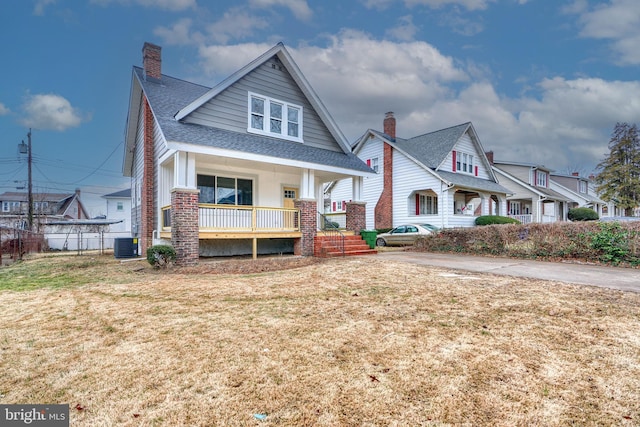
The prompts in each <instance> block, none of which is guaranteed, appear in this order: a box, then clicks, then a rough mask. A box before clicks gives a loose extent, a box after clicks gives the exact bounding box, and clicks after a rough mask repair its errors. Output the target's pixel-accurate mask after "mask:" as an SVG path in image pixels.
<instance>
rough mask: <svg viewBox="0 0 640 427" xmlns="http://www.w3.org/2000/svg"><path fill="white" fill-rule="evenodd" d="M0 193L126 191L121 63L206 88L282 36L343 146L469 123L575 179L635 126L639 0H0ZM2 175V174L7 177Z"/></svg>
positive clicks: (492, 143)
mask: <svg viewBox="0 0 640 427" xmlns="http://www.w3.org/2000/svg"><path fill="white" fill-rule="evenodd" d="M0 36H1V39H2V40H3V43H2V47H1V48H0V49H1V51H2V76H3V79H2V85H1V86H0V129H1V130H2V132H1V135H2V136H1V139H0V141H1V145H0V147H2V151H1V152H0V192H3V191H15V188H16V186H20V185H24V182H25V181H26V178H27V165H26V159H25V156H21V155H19V154H18V144H19V143H20V142H21V141H22V140H25V142H26V139H27V132H28V130H29V128H32V141H33V153H34V159H35V160H34V169H33V181H34V190H35V191H49V192H53V191H55V192H66V191H73V190H74V189H75V188H81V189H82V198H83V200H85V201H86V202H87V204H88V205H89V206H88V207H89V210H90V213H91V214H92V215H98V214H100V213H104V212H103V211H104V206H106V205H105V204H104V201H103V200H101V199H100V198H99V196H101V195H104V194H107V193H110V192H113V191H117V190H120V189H123V188H126V187H127V186H128V180H127V179H125V178H123V177H122V173H121V167H122V154H123V153H122V152H123V146H122V143H123V139H124V128H125V122H126V116H127V107H128V98H129V90H130V85H131V67H132V66H133V65H141V64H142V58H141V49H142V45H143V43H144V42H145V41H149V42H152V43H155V44H158V45H160V46H162V60H163V65H162V66H163V73H165V74H168V75H171V76H173V77H178V78H182V79H186V80H191V81H194V82H197V83H201V84H205V85H207V86H214V85H215V84H216V83H218V82H220V81H221V80H222V79H223V78H225V77H227V76H228V75H230V74H231V73H233V72H234V71H236V70H237V69H238V68H240V67H242V66H244V65H245V64H247V63H248V62H250V61H251V60H252V59H254V58H255V57H257V56H258V55H260V54H262V53H264V52H265V51H266V50H268V49H269V48H271V47H272V46H273V45H275V44H276V43H278V42H280V41H282V42H284V44H285V45H286V46H287V49H289V51H290V52H291V54H292V56H293V57H294V59H295V61H296V62H297V64H298V65H299V67H300V68H301V70H302V72H303V73H304V75H305V76H306V77H307V79H308V80H309V82H310V83H311V85H312V86H313V87H314V89H315V90H316V92H317V93H318V95H319V96H320V98H321V99H322V100H323V102H324V103H325V105H326V106H327V108H328V109H329V111H330V113H331V114H332V116H333V117H334V119H335V120H336V122H337V123H338V125H339V126H340V128H341V129H342V131H343V133H344V134H345V135H346V136H347V138H348V139H349V140H350V141H352V142H353V141H355V140H356V139H357V138H358V137H359V136H360V135H362V134H363V133H364V132H365V131H366V130H367V129H368V128H373V129H378V130H381V129H382V119H383V117H384V113H385V112H387V111H394V112H395V115H396V119H397V123H398V124H397V134H398V136H400V137H412V136H416V135H420V134H423V133H427V132H431V131H435V130H438V129H442V128H445V127H449V126H453V125H457V124H460V123H464V122H467V121H471V122H473V124H474V127H475V129H476V131H477V132H478V134H479V137H480V140H481V142H482V144H483V146H484V148H485V150H493V151H494V155H495V158H496V159H497V160H508V161H516V162H517V161H521V162H534V163H539V164H543V165H546V166H548V167H551V168H553V169H555V170H556V171H558V172H560V173H568V172H571V171H574V170H577V171H580V172H581V173H582V174H583V175H588V174H590V173H592V172H593V171H594V170H595V167H596V165H597V163H598V162H599V161H601V160H602V159H603V158H604V156H605V155H606V154H607V153H608V148H607V144H608V141H609V138H610V134H611V131H612V130H613V127H614V125H615V123H616V122H617V121H620V122H630V123H638V122H640V81H639V80H638V71H639V65H640V49H638V46H640V2H638V1H637V0H608V1H588V0H567V1H564V0H554V1H548V0H354V1H344V0H324V1H313V0H233V1H225V0H216V1H215V2H214V1H204V0H87V1H72V0H36V1H27V0H7V1H3V2H2V3H1V4H0ZM16 181H17V182H16Z"/></svg>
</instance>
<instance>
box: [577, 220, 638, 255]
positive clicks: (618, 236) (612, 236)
mask: <svg viewBox="0 0 640 427" xmlns="http://www.w3.org/2000/svg"><path fill="white" fill-rule="evenodd" d="M587 235H588V237H590V238H591V247H592V248H593V249H594V250H595V251H596V252H597V253H598V254H600V260H601V261H603V262H606V263H609V264H614V265H618V264H620V263H621V262H622V261H630V262H633V261H634V257H633V256H632V254H631V250H630V248H629V242H630V241H632V240H633V239H632V236H633V235H634V232H633V231H632V230H627V229H624V228H623V227H622V226H621V225H620V224H618V223H616V222H611V223H608V222H602V223H600V227H599V230H598V231H592V232H589V233H587Z"/></svg>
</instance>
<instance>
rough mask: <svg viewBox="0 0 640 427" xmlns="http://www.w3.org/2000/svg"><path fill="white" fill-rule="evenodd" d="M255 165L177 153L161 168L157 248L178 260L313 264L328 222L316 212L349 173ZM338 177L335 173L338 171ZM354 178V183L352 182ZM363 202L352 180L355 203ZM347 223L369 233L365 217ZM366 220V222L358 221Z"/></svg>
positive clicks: (358, 183)
mask: <svg viewBox="0 0 640 427" xmlns="http://www.w3.org/2000/svg"><path fill="white" fill-rule="evenodd" d="M301 166H302V165H300V166H292V165H281V164H280V165H278V164H273V163H266V162H252V161H249V160H245V159H231V158H222V159H221V158H219V157H217V156H207V155H204V154H194V153H188V152H176V153H174V154H173V155H171V156H167V157H166V159H164V162H162V164H161V171H160V174H159V176H160V186H159V188H160V194H159V195H158V196H159V206H158V209H159V212H160V215H158V225H157V228H156V230H158V232H157V233H156V235H155V236H154V237H155V240H157V243H169V244H171V245H173V246H174V247H175V248H176V252H177V253H178V256H179V257H180V256H181V255H182V257H183V258H188V259H191V260H193V259H195V260H197V258H198V257H199V256H224V255H244V254H247V252H248V253H251V254H252V256H253V257H254V258H256V257H257V255H258V253H287V252H289V253H290V252H293V253H294V254H297V255H303V256H313V253H314V246H313V241H314V238H315V236H316V234H317V233H318V230H320V229H322V228H323V225H324V220H323V219H321V214H320V213H319V212H318V202H317V201H319V200H322V189H323V185H324V183H325V182H328V181H331V180H335V179H336V178H338V177H339V178H344V177H345V176H346V175H347V171H339V170H320V169H314V168H308V167H301ZM333 169H337V168H333ZM348 176H349V177H351V175H348ZM361 194H362V177H355V178H354V186H353V200H359V198H360V195H361ZM350 216H351V218H350V219H349V220H348V221H347V222H349V224H350V225H351V228H354V231H358V232H359V229H358V230H355V228H358V227H359V226H358V224H362V226H360V228H364V209H362V210H361V211H360V210H355V211H352V213H351V215H350ZM357 216H361V217H362V219H361V220H357V219H356V220H354V219H353V218H355V217H357Z"/></svg>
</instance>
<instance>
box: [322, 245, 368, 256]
mask: <svg viewBox="0 0 640 427" xmlns="http://www.w3.org/2000/svg"><path fill="white" fill-rule="evenodd" d="M377 253H378V251H377V250H375V249H370V248H369V246H367V249H362V250H358V251H347V250H345V251H344V256H357V255H375V254H377ZM339 256H342V253H341V252H338V251H335V252H334V251H330V252H325V253H324V255H322V256H319V257H325V258H333V257H339Z"/></svg>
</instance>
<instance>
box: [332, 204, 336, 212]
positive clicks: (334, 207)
mask: <svg viewBox="0 0 640 427" xmlns="http://www.w3.org/2000/svg"><path fill="white" fill-rule="evenodd" d="M333 211H334V212H335V211H336V202H333Z"/></svg>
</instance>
